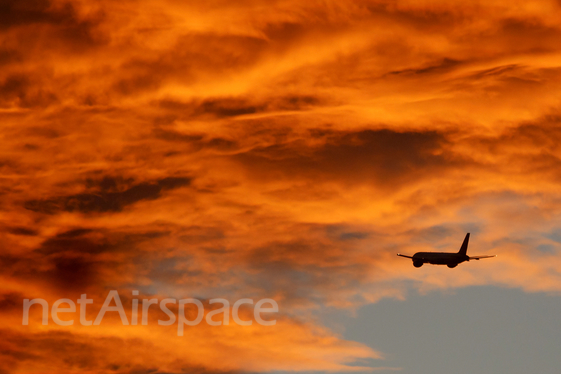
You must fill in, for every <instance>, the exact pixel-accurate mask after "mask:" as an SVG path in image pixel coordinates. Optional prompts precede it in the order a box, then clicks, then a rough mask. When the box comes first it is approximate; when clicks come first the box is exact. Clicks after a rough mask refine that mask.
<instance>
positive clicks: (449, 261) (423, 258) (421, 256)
mask: <svg viewBox="0 0 561 374" xmlns="http://www.w3.org/2000/svg"><path fill="white" fill-rule="evenodd" d="M468 241H469V232H468V233H467V235H466V238H465V239H464V242H463V243H462V246H461V248H460V251H459V252H458V253H453V252H417V253H415V254H414V255H413V256H406V255H402V254H401V253H398V254H397V255H398V256H401V257H407V258H410V259H412V260H413V266H415V267H416V268H420V267H421V266H423V264H433V265H446V266H448V267H449V268H455V267H456V266H458V264H461V263H462V262H465V261H469V260H479V259H481V258H489V257H497V255H493V256H472V257H470V256H468V255H467V249H468Z"/></svg>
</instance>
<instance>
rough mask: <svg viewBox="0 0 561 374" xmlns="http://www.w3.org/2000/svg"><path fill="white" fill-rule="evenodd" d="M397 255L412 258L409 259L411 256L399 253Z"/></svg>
mask: <svg viewBox="0 0 561 374" xmlns="http://www.w3.org/2000/svg"><path fill="white" fill-rule="evenodd" d="M397 255H398V256H401V257H407V258H413V257H411V256H406V255H402V254H401V253H398V254H397Z"/></svg>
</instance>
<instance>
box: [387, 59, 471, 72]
mask: <svg viewBox="0 0 561 374" xmlns="http://www.w3.org/2000/svg"><path fill="white" fill-rule="evenodd" d="M462 63H463V62H462V61H457V60H454V59H450V58H444V59H442V60H441V61H439V62H437V63H435V64H430V65H429V66H426V67H420V68H416V69H404V70H399V71H391V72H390V73H389V74H395V75H398V74H443V73H446V72H449V71H451V70H453V69H454V68H456V67H458V66H459V65H461V64H462Z"/></svg>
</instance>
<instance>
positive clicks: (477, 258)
mask: <svg viewBox="0 0 561 374" xmlns="http://www.w3.org/2000/svg"><path fill="white" fill-rule="evenodd" d="M491 257H497V255H493V256H471V257H470V258H469V259H470V260H479V259H480V258H491Z"/></svg>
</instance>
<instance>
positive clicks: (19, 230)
mask: <svg viewBox="0 0 561 374" xmlns="http://www.w3.org/2000/svg"><path fill="white" fill-rule="evenodd" d="M6 230H7V231H8V232H9V233H10V234H14V235H24V236H36V235H38V234H39V233H38V231H37V230H34V229H30V228H27V227H20V226H17V227H7V228H6Z"/></svg>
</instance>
